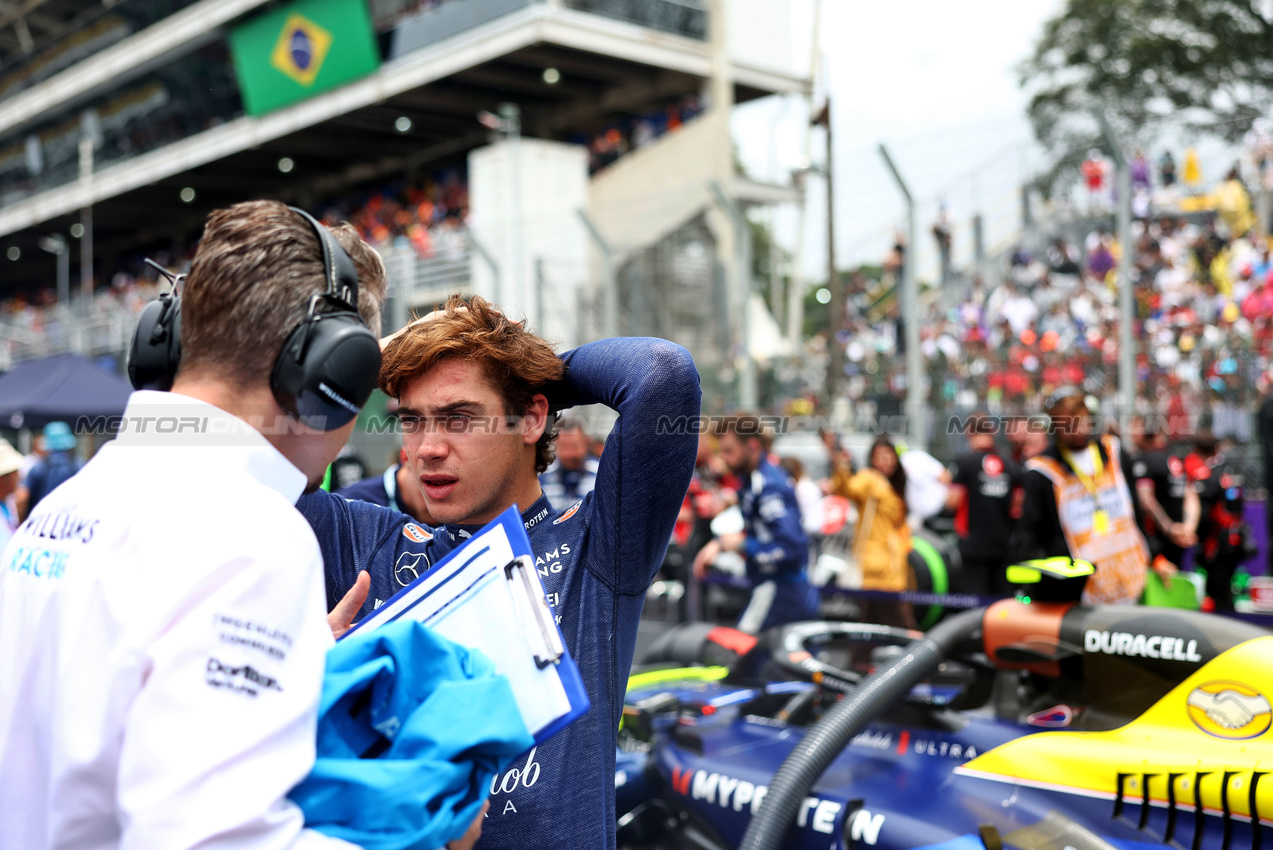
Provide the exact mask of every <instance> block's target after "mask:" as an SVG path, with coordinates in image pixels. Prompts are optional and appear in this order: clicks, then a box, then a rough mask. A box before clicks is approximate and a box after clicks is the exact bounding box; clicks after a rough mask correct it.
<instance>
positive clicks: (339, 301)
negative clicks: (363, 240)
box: [128, 207, 380, 431]
mask: <svg viewBox="0 0 1273 850" xmlns="http://www.w3.org/2000/svg"><path fill="white" fill-rule="evenodd" d="M288 209H289V210H291V211H292V212H294V213H296V214H297V215H299V216H300V217H301V218H303V219H305V221H307V222H309V225H310V227H312V228H313V229H314V234H315V235H316V236H317V237H318V244H319V247H320V248H321V249H322V253H323V279H324V288H323V291H322V292H319V293H315V294H314V295H313V296H311V297H310V298H309V306H308V309H307V310H306V315H305V316H304V318H302V319H300V320H299V321H298V322H297V324H296V325H295V326H294V327H293V328H292V330H291V332H290V333H289V334H288V336H287V338H286V340H284V342H283V347H282V349H281V350H280V351H279V353H278V356H277V357H276V358H275V360H274V367H273V369H272V371H271V372H270V389H271V390H272V391H273V393H274V398H275V400H276V401H277V402H278V404H279V406H280V407H281V408H283V410H285V411H287V413H288V414H289V415H290V416H292V417H294V418H296V419H297V420H298V421H301V422H306V423H308V424H312V425H313V427H317V428H321V429H322V430H325V431H334V430H336V429H337V428H340V427H341V426H343V425H345V424H347V423H348V422H349V421H350V420H351V419H353V418H354V417H355V416H357V415H358V411H359V410H360V409H361V408H362V406H363V405H364V404H366V403H367V398H368V397H369V396H370V395H371V391H372V390H373V389H374V388H375V386H376V376H377V374H378V373H379V371H380V344H379V342H378V341H377V340H376V337H375V336H374V335H373V334H372V332H371V329H370V328H368V327H367V324H366V323H365V322H364V321H363V319H362V316H361V315H360V314H359V312H358V270H357V269H356V268H355V266H354V261H353V260H352V259H350V257H349V254H348V253H346V252H345V249H344V248H342V247H341V245H340V243H339V242H338V241H336V239H335V237H333V236H332V235H331V232H330V231H329V230H328V229H327V228H326V227H324V226H323V225H322V224H321V223H319V222H318V220H317V219H315V218H314V217H313V216H311V215H310V214H309V213H307V212H305V211H304V210H302V209H297V208H296V207H288ZM324 303H325V305H326V306H325V307H324ZM180 361H181V297H180V295H179V294H177V293H176V292H175V290H174V292H173V293H164V294H163V295H162V296H160V298H159V300H157V301H155V302H152V303H151V304H149V305H147V307H146V309H145V310H144V311H143V312H142V315H141V317H140V319H139V321H138V324H137V328H136V330H135V331H134V332H133V342H132V350H131V352H130V356H129V362H128V377H129V379H130V380H131V381H132V384H133V386H134V387H135V388H137V389H153V390H161V391H167V390H170V389H172V383H173V380H174V379H175V377H176V374H177V368H178V366H179V364H180Z"/></svg>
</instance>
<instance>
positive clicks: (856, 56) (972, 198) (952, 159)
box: [734, 0, 1062, 279]
mask: <svg viewBox="0 0 1273 850" xmlns="http://www.w3.org/2000/svg"><path fill="white" fill-rule="evenodd" d="M791 2H792V8H793V16H794V23H793V35H794V38H795V40H796V41H797V43H802V45H803V46H802V52H803V53H804V54H806V55H807V54H808V51H809V46H808V45H809V43H810V32H811V29H812V26H811V25H812V10H813V0H791ZM1061 8H1062V0H1026V2H1022V0H976V2H964V3H950V2H939V1H938V0H914V2H907V3H866V2H862V0H823V3H822V25H821V27H820V28H819V29H820V40H821V43H822V48H823V57H824V69H825V72H826V73H825V77H824V81H825V84H828V87H829V89H830V92H831V96H832V109H833V121H834V134H835V171H836V174H835V184H836V185H835V192H836V198H835V199H836V218H837V220H838V221H837V227H836V254H837V259H838V265H839V266H840V267H841V268H844V267H847V266H849V265H856V264H858V263H863V262H879V261H880V259H882V258H883V255H884V253H885V251H887V249H888V247H889V245H890V244H891V243H890V241H889V240H890V237H891V232H892V230H893V228H894V227H897V226H900V225H903V224H904V213H903V204H902V200H901V196H900V195H899V193H898V191H897V189H896V187H895V184H894V183H893V181H892V179H891V178H890V176H889V174H888V172H887V171H886V169H885V166H884V164H883V161H882V159H881V158H880V155H879V153H878V151H877V146H878V145H879V143H881V142H884V143H885V144H887V145H888V147H889V149H890V152H891V153H892V155H893V158H894V161H895V162H896V163H897V166H898V168H899V169H900V170H901V172H902V174H903V176H904V177H905V178H906V179H907V181H908V182H909V183H910V186H911V191H912V193H913V194H914V196H915V197H916V199H917V200H919V201H920V202H921V206H920V216H919V232H920V247H921V255H920V269H921V274H923V273H924V269H925V267H926V266H930V265H931V266H935V264H936V259H935V248H934V247H933V245H932V244H931V243H932V242H933V240H932V237H931V235H930V234H929V232H928V228H929V227H930V226H931V224H932V221H933V219H934V217H935V216H936V213H937V205H938V203H939V202H940V201H942V200H945V201H946V203H947V205H948V207H949V210H950V214H951V216H952V218H953V219H954V221H955V224H956V233H955V239H956V244H955V254H956V257H955V259H956V262H961V260H962V259H966V258H967V257H968V256H969V255H970V254H971V250H972V249H971V246H972V241H971V240H972V227H971V224H970V220H971V216H972V213H973V210H974V208H977V209H980V210H981V212H982V213H983V215H984V216H985V217H986V220H987V230H988V233H987V237H988V238H987V243H988V247H989V248H993V247H994V246H995V244H996V243H997V242H1000V241H1002V240H1004V239H1008V238H1010V236H1011V233H1012V231H1013V229H1014V228H1015V226H1016V225H1017V223H1018V221H1019V209H1020V207H1019V201H1018V200H1017V194H1016V187H1017V186H1018V185H1019V184H1020V181H1021V179H1022V177H1023V176H1024V175H1025V174H1027V173H1029V171H1031V170H1032V169H1033V168H1036V167H1038V165H1039V164H1040V163H1041V161H1042V159H1041V156H1040V154H1039V153H1038V152H1037V150H1031V144H1030V141H1031V134H1030V130H1029V125H1028V122H1027V121H1026V119H1025V103H1026V96H1025V94H1024V93H1023V92H1022V90H1021V89H1020V88H1019V87H1018V85H1017V77H1016V73H1015V71H1014V68H1015V66H1016V65H1017V63H1018V62H1020V60H1021V59H1022V58H1024V57H1025V56H1026V55H1027V54H1028V52H1029V50H1030V46H1031V44H1032V43H1033V40H1034V39H1035V37H1036V36H1037V35H1038V33H1039V32H1040V31H1041V30H1042V27H1043V23H1044V21H1045V20H1046V19H1047V18H1048V17H1050V16H1051V15H1053V14H1055V13H1056V12H1057V11H1059V10H1060V9H1061ZM804 62H805V67H807V62H808V60H804ZM806 109H807V106H806V105H805V104H804V102H803V101H801V100H800V99H797V98H785V99H784V98H769V99H766V100H764V101H759V102H756V103H754V104H747V105H744V106H741V107H739V108H738V110H737V114H736V117H735V120H734V133H735V138H736V139H737V140H738V143H739V147H740V150H741V152H742V156H743V159H744V162H745V164H746V165H747V167H748V169H749V170H750V171H751V172H752V173H753V174H755V175H756V176H759V177H768V178H770V179H780V178H781V176H782V174H783V172H784V171H785V170H786V169H789V168H790V167H792V166H793V165H795V164H796V163H798V162H799V161H800V158H801V155H802V153H803V132H802V130H801V123H802V117H803V114H804V112H805V110H806ZM812 143H813V150H812V159H813V161H814V162H815V163H821V162H822V161H823V158H824V150H825V137H824V136H823V135H822V134H821V131H815V132H814V134H813V137H812ZM824 187H825V184H824V182H823V181H822V179H821V178H819V177H814V178H811V180H810V195H809V217H808V219H807V225H806V227H805V233H806V235H807V241H806V243H805V256H804V260H803V262H802V264H801V265H802V266H803V267H804V268H805V270H806V273H807V274H810V275H816V276H817V277H818V278H819V279H825V268H826V254H825V252H826V238H825V235H824V234H825V229H826V218H825V204H826V196H825V194H824V191H825V189H824ZM796 221H797V218H796V216H795V214H794V211H792V210H784V211H781V212H779V213H778V232H779V237H780V239H782V240H783V241H784V242H785V243H786V244H787V245H788V247H794V242H795V234H796Z"/></svg>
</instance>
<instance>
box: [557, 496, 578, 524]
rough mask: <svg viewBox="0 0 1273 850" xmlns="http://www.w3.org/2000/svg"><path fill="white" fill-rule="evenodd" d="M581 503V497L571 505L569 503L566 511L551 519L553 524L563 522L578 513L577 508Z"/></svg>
mask: <svg viewBox="0 0 1273 850" xmlns="http://www.w3.org/2000/svg"><path fill="white" fill-rule="evenodd" d="M581 505H583V500H582V499H580V500H579V501H578V502H575V503H574V504H573V505H571V506H570V507H569V508H567V509H566V512H565V513H564V514H562V515H561V516H559V517H557V518H556V519H555V520H553V525H561V524H562V523H563V522H565V521H566V520H568V519H570V518H571V517H572V516H574V515H575V514H577V513H579V508H580V506H581Z"/></svg>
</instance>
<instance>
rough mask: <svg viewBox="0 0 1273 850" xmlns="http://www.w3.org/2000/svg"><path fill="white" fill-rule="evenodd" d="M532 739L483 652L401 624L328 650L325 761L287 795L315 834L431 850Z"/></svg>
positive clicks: (321, 745) (478, 805)
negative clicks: (320, 833) (302, 813)
mask: <svg viewBox="0 0 1273 850" xmlns="http://www.w3.org/2000/svg"><path fill="white" fill-rule="evenodd" d="M534 743H535V742H534V739H533V738H532V737H531V734H530V733H529V732H528V731H527V730H526V725H525V723H524V722H523V721H522V718H521V715H520V714H519V713H518V711H517V703H516V701H515V700H514V698H513V691H512V688H511V687H510V686H509V684H508V680H507V679H506V678H504V677H503V676H500V675H498V674H497V673H495V668H494V666H493V665H492V664H491V662H490V661H489V660H488V659H487V658H486V657H485V656H484V655H482V653H480V652H477V651H475V650H470V649H465V648H464V647H462V646H459V645H457V644H454V643H451V642H450V641H448V640H446V639H445V638H442V637H440V636H439V635H437V634H435V633H434V632H432V631H431V630H429V629H427V628H426V627H425V626H423V625H422V624H420V623H418V622H415V621H410V620H399V621H397V622H394V623H390V624H388V625H386V626H383V627H381V628H378V629H373V630H370V631H366V632H355V633H354V634H352V635H350V637H349V639H347V640H342V641H340V642H339V643H337V644H336V646H335V647H333V648H332V649H331V650H330V651H329V652H328V654H327V670H326V673H325V675H324V678H323V696H322V701H321V704H320V706H319V716H318V758H317V761H316V762H315V764H314V770H313V772H311V773H310V775H309V776H308V777H307V778H306V779H305V780H304V781H303V782H301V784H300V785H297V786H296V788H294V789H293V790H292V793H291V795H290V796H291V798H292V800H293V801H295V802H296V803H297V805H299V806H300V807H301V810H302V811H303V812H304V813H305V825H306V826H307V827H309V828H311V829H316V830H318V831H320V832H323V833H325V834H327V835H330V836H333V837H335V838H341V839H344V840H345V841H350V842H353V843H354V844H357V845H359V846H361V847H364V848H366V850H408V848H412V850H414V848H420V850H433V848H437V847H442V846H443V845H445V844H446V843H447V842H448V841H454V840H455V839H457V838H460V837H461V836H462V835H463V834H464V833H465V831H466V830H467V829H468V827H469V825H470V824H471V823H472V822H473V820H474V819H476V818H477V816H478V815H479V814H480V812H481V809H482V803H483V801H485V799H486V796H487V792H488V791H489V789H490V785H491V782H492V781H493V780H494V778H495V776H496V775H497V774H498V773H499V772H500V771H502V770H504V769H505V768H506V767H508V765H510V764H511V763H512V762H513V760H514V759H516V758H517V757H518V756H520V755H521V754H522V753H524V752H526V751H527V750H529V749H530V748H531V747H532V746H534Z"/></svg>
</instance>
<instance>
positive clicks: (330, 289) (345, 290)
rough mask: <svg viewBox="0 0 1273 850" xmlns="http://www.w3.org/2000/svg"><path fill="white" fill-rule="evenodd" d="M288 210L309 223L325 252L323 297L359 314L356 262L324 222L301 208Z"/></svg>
mask: <svg viewBox="0 0 1273 850" xmlns="http://www.w3.org/2000/svg"><path fill="white" fill-rule="evenodd" d="M288 209H289V210H291V211H292V212H294V213H296V214H297V215H299V216H300V217H301V218H303V219H305V220H306V221H307V222H309V226H310V227H312V228H313V229H314V235H315V236H317V237H318V245H319V247H320V248H322V250H323V276H324V278H325V280H326V286H327V288H326V291H324V292H323V296H324V297H326V298H329V299H331V300H332V301H335V302H337V303H338V304H339V305H340V306H343V307H348V308H349V309H351V310H353V311H354V312H355V313H356V312H358V270H357V269H356V268H354V261H353V260H352V259H350V257H349V254H348V253H346V252H345V249H344V248H342V247H340V243H339V242H337V241H336V239H335V237H333V236H332V234H331V231H330V230H328V229H327V228H326V227H324V226H323V224H322V222H320V221H319V220H318V219H316V218H314V217H313V216H312V215H310V214H309V213H307V212H305V210H303V209H301V208H300V207H288ZM337 284H339V288H337Z"/></svg>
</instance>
